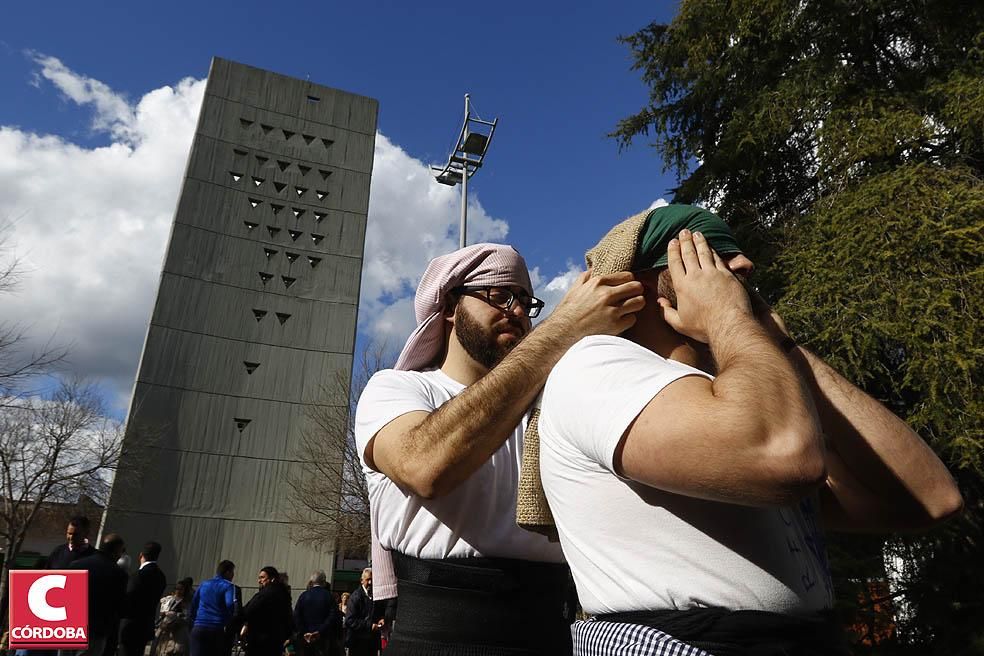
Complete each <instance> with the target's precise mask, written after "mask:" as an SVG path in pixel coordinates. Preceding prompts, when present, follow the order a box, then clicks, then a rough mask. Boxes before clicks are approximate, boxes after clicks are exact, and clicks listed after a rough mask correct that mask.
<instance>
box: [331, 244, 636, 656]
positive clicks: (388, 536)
mask: <svg viewBox="0 0 984 656" xmlns="http://www.w3.org/2000/svg"><path fill="white" fill-rule="evenodd" d="M641 291H642V287H641V285H639V283H637V282H634V281H633V280H632V276H631V275H630V274H628V273H616V274H613V275H610V276H599V277H596V278H594V279H591V280H588V279H587V276H582V277H581V279H579V280H578V281H577V283H575V285H574V286H573V288H572V289H571V290H570V291H569V292H568V294H567V295H566V296H565V297H564V299H563V301H561V303H560V304H559V305H558V307H557V308H556V310H554V312H553V314H552V315H551V316H550V317H549V318H548V319H547V320H546V321H544V322H543V323H542V324H541V325H539V326H538V327H537V328H536V330H532V326H531V319H532V318H534V317H536V316H537V315H538V314H539V312H540V309H541V308H542V306H543V303H542V301H540V300H538V299H536V298H535V297H534V295H533V287H532V284H531V283H530V276H529V272H528V271H527V268H526V263H525V261H524V260H523V258H522V257H521V256H520V254H519V253H518V252H516V250H515V249H513V248H511V247H509V246H503V245H499V244H475V245H472V246H468V247H466V248H463V249H460V250H458V251H455V252H454V253H450V254H448V255H444V256H441V257H438V258H435V259H434V260H433V261H431V263H430V264H429V265H428V267H427V270H426V271H425V272H424V274H423V276H422V278H421V282H420V285H419V286H418V288H417V294H416V298H415V301H414V307H415V310H416V316H417V322H418V325H417V328H416V330H415V331H414V333H413V334H412V335H411V336H410V338H409V339H408V340H407V343H406V346H405V347H404V349H403V352H402V353H401V355H400V358H399V360H398V361H397V364H396V368H395V369H392V370H385V371H381V372H379V373H377V374H376V375H375V376H373V378H372V379H371V380H370V381H369V384H368V385H367V386H366V389H365V391H364V392H363V394H362V397H361V398H360V399H359V405H358V411H357V413H356V428H355V437H356V443H357V445H358V449H359V455H360V457H362V459H363V463H364V468H365V471H366V476H367V482H368V486H369V496H370V500H371V504H372V519H373V524H374V527H375V529H376V532H377V535H378V538H379V541H380V544H381V545H382V546H383V547H384V548H386V549H389V550H390V552H391V553H392V556H393V564H394V566H395V570H396V576H397V578H398V580H399V600H400V604H399V614H398V616H397V621H396V622H395V624H394V627H393V634H392V638H391V640H390V642H389V645H388V647H387V653H389V652H390V651H391V650H392V653H393V654H394V656H401V655H404V656H405V655H407V654H434V653H440V654H444V655H446V656H453V655H455V654H477V653H481V654H483V655H484V656H497V655H499V654H503V655H506V654H508V655H509V656H526V655H529V656H549V655H551V654H566V653H569V652H570V632H569V617H567V616H566V615H565V612H566V610H567V602H568V601H569V598H570V595H569V585H568V577H569V573H568V570H567V567H566V566H565V565H564V564H563V556H562V554H561V552H560V549H559V546H558V545H556V544H551V543H550V542H549V541H548V540H547V538H545V537H543V536H539V535H533V534H530V533H527V532H525V531H523V530H521V529H520V528H519V527H517V526H516V523H515V510H516V499H517V485H518V481H519V473H520V472H519V463H520V458H521V454H522V450H523V442H522V440H523V430H524V429H525V426H526V417H527V408H528V406H529V405H530V403H531V402H532V401H533V399H534V397H536V395H537V394H538V393H539V391H540V388H541V387H542V385H543V382H544V380H545V379H546V376H547V374H548V373H549V371H550V368H551V367H552V366H553V365H554V363H556V362H557V360H558V359H559V358H560V356H561V355H562V354H563V353H564V351H566V350H567V349H568V348H569V347H570V346H571V345H572V344H573V343H574V342H576V341H577V340H578V339H580V338H581V337H584V336H585V335H591V334H597V333H606V334H617V333H619V332H621V331H622V330H624V329H626V328H628V327H629V326H630V325H632V322H633V313H634V312H636V311H638V310H639V308H640V307H642V299H641V296H640V293H641ZM351 604H352V600H351V599H350V600H349V605H350V606H351Z"/></svg>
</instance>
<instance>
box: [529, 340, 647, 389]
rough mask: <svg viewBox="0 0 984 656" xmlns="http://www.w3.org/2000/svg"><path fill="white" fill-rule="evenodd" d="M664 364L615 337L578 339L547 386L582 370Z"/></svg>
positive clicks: (562, 359) (550, 377) (562, 358)
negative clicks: (641, 363)
mask: <svg viewBox="0 0 984 656" xmlns="http://www.w3.org/2000/svg"><path fill="white" fill-rule="evenodd" d="M640 361H646V362H650V363H658V362H666V360H665V359H664V358H662V357H661V356H660V355H658V354H656V353H654V352H653V351H650V350H649V349H647V348H646V347H644V346H640V345H639V344H636V343H635V342H633V341H631V340H628V339H626V338H624V337H618V336H616V335H588V336H587V337H583V338H581V339H580V340H579V341H578V342H576V343H575V344H574V346H572V347H570V348H569V349H567V352H566V353H564V355H563V356H562V357H561V358H560V360H559V361H558V362H557V364H556V365H555V366H554V368H553V370H552V371H551V372H550V375H549V376H548V377H547V383H548V384H550V383H551V382H554V383H556V381H557V380H558V379H563V378H568V377H571V376H574V375H581V372H583V371H584V370H585V369H590V368H592V367H607V366H610V365H612V364H615V363H619V362H633V363H634V362H640Z"/></svg>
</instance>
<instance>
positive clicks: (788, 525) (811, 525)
mask: <svg viewBox="0 0 984 656" xmlns="http://www.w3.org/2000/svg"><path fill="white" fill-rule="evenodd" d="M690 375H699V376H705V377H707V378H711V376H709V375H708V374H706V373H704V372H702V371H700V370H698V369H694V368H693V367H689V366H687V365H684V364H681V363H679V362H674V361H671V360H666V359H664V358H662V357H660V356H659V355H656V354H655V353H653V352H652V351H649V350H648V349H646V348H643V347H641V346H639V345H638V344H635V343H634V342H630V341H628V340H625V339H622V338H619V337H607V336H595V337H586V338H584V339H582V340H581V341H580V342H578V343H577V344H575V345H574V347H572V348H571V349H570V350H569V351H568V352H567V354H566V355H565V356H564V357H563V358H562V359H561V360H560V362H559V363H558V364H557V366H556V367H554V370H553V372H552V373H551V374H550V377H549V378H548V379H547V384H546V388H545V390H544V394H543V402H542V409H541V415H540V422H539V432H540V471H541V476H542V479H543V487H544V491H545V492H546V495H547V500H548V501H549V503H550V508H551V510H552V511H553V515H554V519H555V521H556V522H557V528H558V531H559V533H560V541H561V545H562V546H563V548H564V554H565V556H566V557H567V562H568V563H569V564H570V567H571V571H572V573H573V575H574V581H575V583H576V584H577V590H578V596H579V597H580V600H581V605H582V606H583V607H584V610H585V611H587V612H589V613H593V614H598V613H611V612H623V611H630V610H661V609H686V608H693V607H706V606H719V607H725V608H731V609H734V610H739V609H755V610H767V611H772V612H777V613H786V614H804V613H808V612H811V611H814V610H819V609H822V608H828V607H830V605H831V603H832V600H833V599H832V597H833V591H832V586H831V581H830V570H829V567H828V565H827V556H826V548H825V546H824V541H823V533H822V532H821V530H820V528H819V518H818V516H817V513H816V504H815V502H814V501H812V500H806V501H803V502H802V503H800V504H798V505H797V506H795V507H782V508H778V507H777V508H751V507H748V506H740V505H733V504H727V503H718V502H713V501H705V500H702V499H696V498H692V497H686V496H682V495H678V494H673V493H669V492H664V491H662V490H659V489H656V488H653V487H649V486H647V485H643V484H641V483H637V482H635V481H631V480H628V479H626V478H622V477H620V476H618V475H616V474H615V473H614V469H613V464H612V463H613V457H614V452H615V448H616V447H617V445H618V443H619V442H620V441H621V438H622V435H623V434H624V433H625V431H626V429H627V428H628V427H629V425H630V424H631V423H632V421H633V420H634V419H635V418H636V416H638V414H639V413H640V412H641V411H642V409H643V408H644V407H645V406H646V405H647V404H648V403H649V401H650V400H652V399H653V397H655V396H656V394H658V393H659V391H660V390H662V389H663V388H664V387H666V386H667V385H669V384H671V383H672V382H673V381H675V380H677V379H679V378H681V377H684V376H690Z"/></svg>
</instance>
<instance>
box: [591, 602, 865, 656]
mask: <svg viewBox="0 0 984 656" xmlns="http://www.w3.org/2000/svg"><path fill="white" fill-rule="evenodd" d="M596 618H597V619H598V620H603V621H606V622H625V623H627V624H641V625H643V626H648V627H652V628H654V629H658V630H660V631H662V632H663V633H666V634H668V635H671V636H673V637H674V638H676V639H677V640H680V641H682V642H685V643H687V644H688V645H693V646H694V647H699V648H700V649H703V650H704V651H707V652H709V653H711V654H714V656H842V655H843V656H847V655H848V654H849V653H850V652H849V650H848V647H847V642H846V640H845V637H844V632H843V630H842V629H841V627H840V625H839V624H837V623H836V622H835V621H834V617H833V613H832V612H831V611H823V612H820V613H815V614H813V615H809V616H805V617H796V616H792V615H782V614H779V613H770V612H767V611H761V610H728V609H727V608H690V609H687V610H650V611H631V612H626V613H610V614H607V615H597V616H596Z"/></svg>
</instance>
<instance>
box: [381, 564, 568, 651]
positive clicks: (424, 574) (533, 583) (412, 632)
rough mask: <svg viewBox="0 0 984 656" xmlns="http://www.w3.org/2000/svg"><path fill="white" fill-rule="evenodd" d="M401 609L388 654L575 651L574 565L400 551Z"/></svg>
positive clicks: (397, 568) (398, 568)
mask: <svg viewBox="0 0 984 656" xmlns="http://www.w3.org/2000/svg"><path fill="white" fill-rule="evenodd" d="M393 567H394V569H395V570H396V577H397V580H398V584H397V589H398V590H399V604H400V609H399V613H398V615H397V618H396V621H395V622H394V624H393V635H392V638H391V640H390V643H389V645H388V646H387V648H386V654H387V656H423V655H425V654H426V656H534V655H536V656H552V655H554V654H556V655H558V656H560V655H561V654H563V655H564V656H568V655H569V654H570V653H571V635H570V624H571V621H572V620H573V616H574V607H575V603H576V597H575V596H574V593H573V585H572V583H571V578H570V570H569V569H568V567H567V565H562V564H554V563H537V562H531V561H525V560H514V559H509V558H449V559H445V560H432V559H420V558H413V557H411V556H407V555H405V554H401V553H397V552H393Z"/></svg>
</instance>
